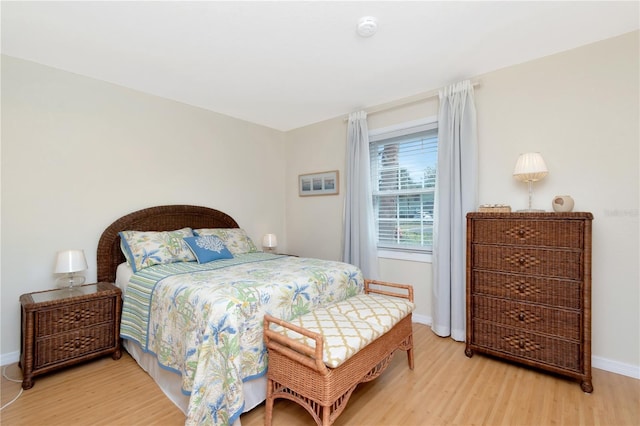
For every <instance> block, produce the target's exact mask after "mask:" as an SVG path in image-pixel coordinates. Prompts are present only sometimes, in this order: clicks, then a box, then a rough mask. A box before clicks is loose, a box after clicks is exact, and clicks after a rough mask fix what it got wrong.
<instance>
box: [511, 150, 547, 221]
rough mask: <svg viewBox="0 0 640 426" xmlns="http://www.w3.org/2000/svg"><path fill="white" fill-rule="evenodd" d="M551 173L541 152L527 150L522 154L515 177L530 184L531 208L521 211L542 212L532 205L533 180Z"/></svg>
mask: <svg viewBox="0 0 640 426" xmlns="http://www.w3.org/2000/svg"><path fill="white" fill-rule="evenodd" d="M548 174H549V171H548V169H547V165H546V164H545V162H544V159H543V158H542V155H540V153H539V152H527V153H526V154H520V156H519V157H518V161H517V162H516V167H515V169H514V170H513V177H514V178H516V179H517V180H519V181H521V182H527V184H528V185H529V208H527V209H526V210H518V211H520V212H540V211H544V210H537V209H534V208H532V207H531V198H532V196H533V182H537V181H539V180H540V179H543V178H544V177H545V176H547V175H548Z"/></svg>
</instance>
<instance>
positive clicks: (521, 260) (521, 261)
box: [518, 257, 527, 265]
mask: <svg viewBox="0 0 640 426" xmlns="http://www.w3.org/2000/svg"><path fill="white" fill-rule="evenodd" d="M518 263H520V265H524V264H525V263H527V259H525V258H524V257H521V258H520V259H518Z"/></svg>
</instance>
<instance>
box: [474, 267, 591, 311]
mask: <svg viewBox="0 0 640 426" xmlns="http://www.w3.org/2000/svg"><path fill="white" fill-rule="evenodd" d="M472 278H473V289H472V290H471V291H472V292H473V293H474V294H484V295H487V296H495V297H503V298H506V299H513V300H517V301H521V302H533V303H539V304H543V305H549V306H557V307H562V308H571V309H580V307H581V298H580V296H581V291H582V285H581V283H580V282H578V281H571V280H563V279H556V278H539V277H532V276H529V275H520V274H511V273H501V272H488V271H473V277H472Z"/></svg>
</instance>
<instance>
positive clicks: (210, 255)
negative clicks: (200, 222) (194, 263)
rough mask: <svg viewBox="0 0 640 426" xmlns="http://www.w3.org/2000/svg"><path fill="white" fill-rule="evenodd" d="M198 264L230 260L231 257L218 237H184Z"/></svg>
mask: <svg viewBox="0 0 640 426" xmlns="http://www.w3.org/2000/svg"><path fill="white" fill-rule="evenodd" d="M184 241H185V242H186V243H187V245H188V246H189V248H190V249H191V251H192V252H193V254H194V256H195V257H196V259H197V260H198V263H207V262H211V261H214V260H218V259H232V258H233V255H232V254H231V252H230V251H229V249H227V246H225V245H224V242H223V241H222V240H221V239H220V237H216V236H215V235H203V236H199V237H185V239H184Z"/></svg>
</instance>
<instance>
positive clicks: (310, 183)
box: [298, 170, 339, 197]
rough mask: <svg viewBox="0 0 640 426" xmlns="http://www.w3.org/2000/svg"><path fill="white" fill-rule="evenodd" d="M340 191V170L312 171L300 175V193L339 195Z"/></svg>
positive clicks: (307, 195)
mask: <svg viewBox="0 0 640 426" xmlns="http://www.w3.org/2000/svg"><path fill="white" fill-rule="evenodd" d="M338 191H339V182H338V171H337V170H332V171H330V172H320V173H310V174H306V175H299V176H298V195H300V196H301V197H309V196H314V195H337V194H338Z"/></svg>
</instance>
